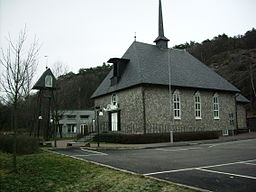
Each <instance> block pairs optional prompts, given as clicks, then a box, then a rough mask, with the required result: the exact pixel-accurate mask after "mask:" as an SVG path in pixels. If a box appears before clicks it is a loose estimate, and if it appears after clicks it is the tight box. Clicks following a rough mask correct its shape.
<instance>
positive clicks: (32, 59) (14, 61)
mask: <svg viewBox="0 0 256 192" xmlns="http://www.w3.org/2000/svg"><path fill="white" fill-rule="evenodd" d="M26 40H27V34H26V28H24V30H22V31H21V32H20V33H19V37H18V39H17V41H16V42H13V41H12V39H11V37H10V35H9V38H8V48H7V49H6V50H5V51H4V50H3V49H1V56H0V64H1V65H2V66H3V69H4V70H3V72H2V74H1V75H2V78H1V80H0V84H1V89H2V90H3V92H4V93H5V94H4V96H3V97H4V100H5V102H7V103H9V104H11V106H12V128H13V135H14V142H13V168H14V171H16V135H17V114H18V113H17V110H18V104H19V102H20V101H22V100H24V99H25V98H26V97H28V96H29V92H30V90H31V81H32V78H33V76H34V72H35V68H36V66H37V56H38V52H39V46H38V41H37V40H36V39H34V41H33V43H32V44H31V45H30V46H29V48H28V50H26V46H25V42H26Z"/></svg>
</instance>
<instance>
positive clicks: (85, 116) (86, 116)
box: [80, 115, 89, 119]
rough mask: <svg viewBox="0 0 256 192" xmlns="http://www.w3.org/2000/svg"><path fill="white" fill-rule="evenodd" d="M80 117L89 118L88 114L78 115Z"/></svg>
mask: <svg viewBox="0 0 256 192" xmlns="http://www.w3.org/2000/svg"><path fill="white" fill-rule="evenodd" d="M80 118H81V119H88V118H89V115H80Z"/></svg>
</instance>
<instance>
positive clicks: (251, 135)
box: [52, 132, 256, 149]
mask: <svg viewBox="0 0 256 192" xmlns="http://www.w3.org/2000/svg"><path fill="white" fill-rule="evenodd" d="M254 138H255V139H256V132H251V133H244V134H239V135H234V136H226V137H220V138H219V139H211V140H197V141H186V142H174V143H170V142H168V143H150V144H114V143H113V144H112V143H100V147H106V148H138V149H143V148H158V147H171V146H186V145H196V144H204V143H220V142H228V141H236V140H244V139H254ZM69 142H72V140H61V141H57V148H66V147H67V143H69ZM52 146H54V141H52ZM75 146H77V147H79V146H84V144H83V143H81V144H76V145H75ZM90 147H93V148H94V147H97V143H91V144H90Z"/></svg>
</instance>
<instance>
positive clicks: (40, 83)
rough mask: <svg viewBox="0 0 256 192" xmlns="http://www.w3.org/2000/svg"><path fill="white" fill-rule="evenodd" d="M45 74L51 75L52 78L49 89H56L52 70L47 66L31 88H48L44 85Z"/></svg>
mask: <svg viewBox="0 0 256 192" xmlns="http://www.w3.org/2000/svg"><path fill="white" fill-rule="evenodd" d="M47 75H50V76H52V78H53V80H52V87H51V89H57V86H56V78H55V76H54V75H53V73H52V71H51V69H50V68H47V69H46V71H45V72H44V73H43V74H42V75H41V77H40V78H39V79H38V81H37V82H36V83H35V85H34V86H33V88H32V89H49V88H48V87H45V77H46V76H47Z"/></svg>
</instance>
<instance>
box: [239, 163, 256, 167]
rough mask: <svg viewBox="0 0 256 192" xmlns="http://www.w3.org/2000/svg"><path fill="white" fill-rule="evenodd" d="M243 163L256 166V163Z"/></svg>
mask: <svg viewBox="0 0 256 192" xmlns="http://www.w3.org/2000/svg"><path fill="white" fill-rule="evenodd" d="M242 164H247V165H255V166H256V163H247V162H246V163H242Z"/></svg>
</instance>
